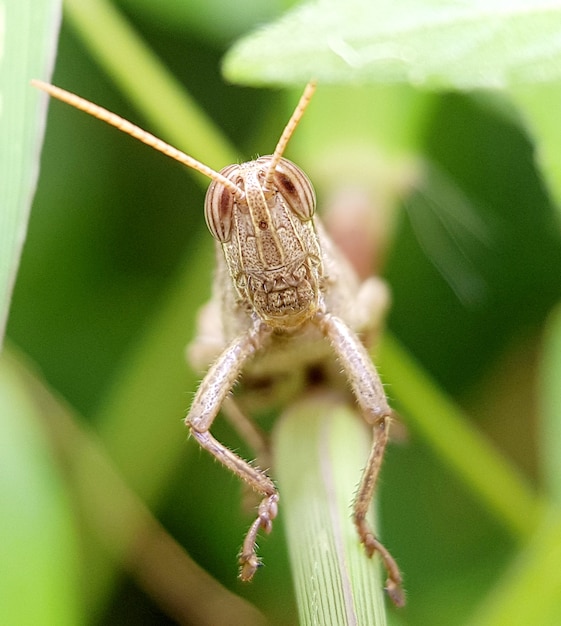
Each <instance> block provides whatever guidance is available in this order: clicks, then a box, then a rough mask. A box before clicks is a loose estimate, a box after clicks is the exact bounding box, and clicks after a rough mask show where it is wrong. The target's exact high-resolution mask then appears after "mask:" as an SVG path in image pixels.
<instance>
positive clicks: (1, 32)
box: [0, 0, 60, 342]
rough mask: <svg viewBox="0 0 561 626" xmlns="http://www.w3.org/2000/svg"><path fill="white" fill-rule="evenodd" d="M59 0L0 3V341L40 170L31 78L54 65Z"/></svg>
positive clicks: (39, 110)
mask: <svg viewBox="0 0 561 626" xmlns="http://www.w3.org/2000/svg"><path fill="white" fill-rule="evenodd" d="M59 22H60V0H49V1H45V0H21V1H18V2H5V1H4V2H0V137H1V138H2V139H1V141H0V342H1V340H2V339H3V336H4V329H5V326H6V320H7V318H8V312H9V307H10V299H11V295H12V289H13V286H14V282H15V278H16V274H17V269H18V266H19V258H20V255H21V250H22V247H23V242H24V241H25V235H26V231H27V221H28V218H29V211H30V208H31V201H32V199H33V194H34V192H35V185H36V181H37V175H38V170H39V154H40V149H41V141H42V138H43V128H44V124H45V114H46V107H45V99H44V98H43V99H41V97H40V94H39V93H37V91H36V90H34V89H32V88H31V87H30V85H29V81H30V80H31V79H32V78H43V79H47V78H48V77H49V76H50V72H51V69H52V65H53V61H54V52H55V46H56V41H57V35H58V26H59Z"/></svg>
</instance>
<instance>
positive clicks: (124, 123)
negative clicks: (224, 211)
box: [31, 80, 244, 200]
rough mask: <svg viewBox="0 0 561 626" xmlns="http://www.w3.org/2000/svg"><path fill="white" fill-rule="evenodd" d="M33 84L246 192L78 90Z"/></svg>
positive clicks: (236, 192) (235, 190) (235, 191)
mask: <svg viewBox="0 0 561 626" xmlns="http://www.w3.org/2000/svg"><path fill="white" fill-rule="evenodd" d="M31 84H32V85H33V86H34V87H37V88H38V89H42V90H43V91H46V92H47V93H48V94H49V95H50V96H52V97H53V98H57V99H58V100H62V102H66V104H70V105H71V106H73V107H75V108H76V109H80V111H84V112H85V113H88V114H89V115H92V116H93V117H96V118H97V119H99V120H102V121H103V122H106V123H107V124H109V125H110V126H114V127H115V128H118V129H119V130H121V131H123V132H124V133H126V134H127V135H131V136H132V137H134V138H135V139H139V140H140V141H142V142H143V143H145V144H146V145H148V146H150V147H151V148H154V149H155V150H158V151H159V152H162V153H163V154H165V155H166V156H169V157H171V158H172V159H174V160H175V161H179V163H183V165H186V166H187V167H190V168H191V169H194V170H196V171H197V172H200V173H201V174H204V176H207V177H208V178H210V179H211V180H214V181H216V182H219V183H221V184H222V185H224V186H225V187H227V188H228V189H229V190H230V191H231V192H232V193H233V194H234V195H235V196H236V197H237V198H238V199H239V200H241V199H242V198H243V196H244V193H243V191H242V190H241V189H240V188H239V187H237V186H236V185H235V184H234V183H233V182H232V181H231V180H228V179H227V178H226V177H225V176H223V175H222V174H220V172H217V171H215V170H213V169H212V168H211V167H208V165H205V164H204V163H201V162H200V161H197V159H194V158H193V157H190V156H189V155H188V154H185V153H184V152H181V150H178V149H177V148H174V147H173V146H171V145H170V144H168V143H166V142H165V141H162V140H161V139H158V137H155V136H154V135H152V134H150V133H149V132H147V131H145V130H143V129H142V128H140V127H139V126H136V125H135V124H132V123H131V122H129V121H128V120H125V119H124V118H122V117H120V116H119V115H117V114H115V113H111V111H108V110H107V109H104V108H103V107H100V106H98V105H97V104H94V103H93V102H90V101H89V100H85V99H84V98H80V96H77V95H76V94H73V93H71V92H70V91H66V90H65V89H61V88H60V87H55V86H54V85H49V83H44V82H43V81H41V80H32V81H31Z"/></svg>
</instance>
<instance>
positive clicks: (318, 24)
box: [225, 0, 561, 89]
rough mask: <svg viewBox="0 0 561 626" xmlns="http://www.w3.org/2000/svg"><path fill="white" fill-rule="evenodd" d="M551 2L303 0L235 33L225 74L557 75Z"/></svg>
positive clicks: (472, 84) (490, 81) (560, 56)
mask: <svg viewBox="0 0 561 626" xmlns="http://www.w3.org/2000/svg"><path fill="white" fill-rule="evenodd" d="M560 23H561V3H560V2H559V1H553V2H550V1H548V0H539V1H535V2H533V1H530V0H514V1H513V0H509V1H507V0H490V1H483V0H477V1H475V2H470V3H460V2H451V1H444V2H443V1H442V0H430V1H429V0H425V1H421V2H419V1H418V0H397V1H395V2H392V3H389V2H380V1H378V2H371V1H370V0H351V1H350V2H333V1H323V2H313V3H309V4H306V5H304V6H301V7H299V8H297V9H295V10H294V11H292V12H290V13H289V14H287V15H286V16H285V17H283V18H281V19H280V20H279V21H277V22H275V23H274V24H272V25H270V26H267V27H266V28H264V29H261V30H259V31H257V32H256V33H254V34H253V35H250V36H249V37H247V38H245V39H243V40H242V41H240V42H239V43H238V44H237V45H236V46H235V47H234V48H233V49H232V50H231V52H230V53H229V54H228V56H227V57H226V60H225V73H226V75H227V77H228V78H229V79H231V80H233V81H239V82H246V83H251V84H264V83H275V84H293V83H302V82H306V81H307V80H309V79H310V78H312V77H313V78H315V79H317V80H318V81H319V82H320V83H328V82H331V83H356V82H358V81H361V82H405V83H410V84H412V85H415V86H417V87H424V88H431V89H436V88H440V89H442V88H456V89H473V88H477V87H504V86H506V85H514V84H522V83H528V82H531V83H533V82H546V81H553V80H555V79H557V78H559V77H560V76H561V41H560V40H559V24H560Z"/></svg>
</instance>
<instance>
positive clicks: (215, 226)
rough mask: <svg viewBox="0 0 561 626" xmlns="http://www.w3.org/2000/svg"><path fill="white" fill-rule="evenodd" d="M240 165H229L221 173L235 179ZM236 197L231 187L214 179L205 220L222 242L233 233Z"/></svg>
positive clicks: (208, 195) (206, 204) (208, 196)
mask: <svg viewBox="0 0 561 626" xmlns="http://www.w3.org/2000/svg"><path fill="white" fill-rule="evenodd" d="M239 167H240V166H239V165H228V167H225V168H224V169H223V170H220V173H221V174H222V175H223V176H226V178H229V179H233V178H234V176H233V174H234V173H235V172H236V171H237V170H239ZM234 202H235V197H234V195H233V194H232V192H231V191H230V190H229V189H226V187H224V185H223V184H222V183H220V182H217V181H212V183H210V186H209V188H208V191H207V192H206V197H205V220H206V225H207V226H208V229H209V230H210V233H211V235H212V236H213V237H214V238H215V239H218V241H220V242H221V243H226V242H227V241H230V237H231V234H232V214H233V210H234Z"/></svg>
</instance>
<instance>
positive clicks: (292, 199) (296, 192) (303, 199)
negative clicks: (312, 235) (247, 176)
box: [257, 156, 316, 222]
mask: <svg viewBox="0 0 561 626" xmlns="http://www.w3.org/2000/svg"><path fill="white" fill-rule="evenodd" d="M270 160H271V157H270V156H264V157H261V158H260V159H257V162H258V163H266V162H267V161H270ZM273 186H274V188H275V189H276V190H277V191H278V192H279V193H280V195H281V196H282V197H283V198H284V200H285V202H286V203H287V204H288V206H289V207H290V209H291V210H292V211H293V212H294V213H295V214H296V215H297V216H298V217H299V218H300V219H301V220H302V221H303V222H307V221H308V220H311V219H312V217H313V216H314V212H315V210H316V194H315V191H314V187H313V185H312V183H311V181H310V179H309V178H308V177H307V176H306V174H304V172H303V171H302V170H301V169H300V168H299V167H298V166H297V165H295V164H294V163H293V162H292V161H289V160H288V159H284V158H282V159H281V160H280V161H279V163H278V165H277V167H276V168H275V171H274V173H273Z"/></svg>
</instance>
